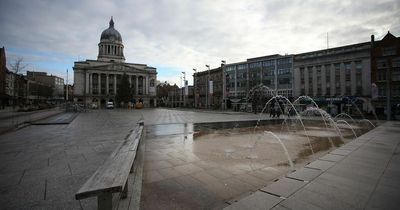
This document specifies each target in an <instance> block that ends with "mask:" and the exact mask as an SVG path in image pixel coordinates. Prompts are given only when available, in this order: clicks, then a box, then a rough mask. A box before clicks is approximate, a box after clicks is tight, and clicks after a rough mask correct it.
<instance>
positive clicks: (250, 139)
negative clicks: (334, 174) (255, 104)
mask: <svg viewBox="0 0 400 210" xmlns="http://www.w3.org/2000/svg"><path fill="white" fill-rule="evenodd" d="M251 122H252V123H251ZM269 122H271V121H265V122H260V123H259V124H261V125H259V126H258V127H257V129H254V125H255V123H256V121H241V122H238V121H236V122H229V123H227V122H219V123H200V124H192V123H186V124H157V125H149V126H146V131H147V133H146V152H145V163H144V184H143V188H142V202H141V208H142V209H221V208H223V207H225V206H227V205H229V204H232V203H234V202H235V201H237V200H238V199H240V198H242V197H245V196H247V195H249V194H251V193H254V192H256V191H257V190H259V189H261V188H263V187H265V186H266V185H268V184H269V183H272V182H273V181H274V180H275V179H276V178H278V177H281V176H283V175H285V174H287V173H288V172H289V171H291V168H290V167H289V164H288V159H287V157H286V156H285V153H284V152H283V149H282V147H281V145H280V144H279V142H278V141H276V140H275V139H274V138H272V137H271V136H268V135H265V133H264V131H266V130H269V131H274V132H276V134H277V136H278V137H279V138H281V140H282V141H283V143H284V145H286V149H287V150H288V151H289V154H290V156H291V158H292V160H293V161H294V162H295V168H301V167H303V166H304V165H305V164H307V163H308V162H310V161H311V160H312V159H315V158H318V157H320V156H322V155H324V154H326V153H327V152H328V151H329V150H331V149H333V148H331V146H332V145H331V144H330V143H329V141H330V140H332V139H333V140H334V145H335V146H334V147H336V146H339V145H341V144H343V143H344V142H343V141H342V140H340V138H339V137H337V134H331V135H327V136H326V137H318V132H321V131H320V130H321V128H320V127H316V126H315V125H314V127H312V126H310V127H307V130H309V131H310V133H312V131H315V132H317V134H316V136H315V137H311V140H312V147H313V148H314V149H313V151H314V152H315V154H314V155H312V153H311V150H310V147H309V144H308V139H307V138H306V137H305V136H304V134H303V133H302V131H301V130H300V132H299V131H293V132H287V131H285V132H284V133H282V134H280V131H281V127H282V126H281V122H282V120H280V121H274V122H273V123H269ZM221 128H223V129H221ZM292 129H293V128H292ZM342 132H343V134H344V135H345V136H347V137H350V138H351V137H352V136H351V131H345V130H343V131H342ZM328 133H329V132H328ZM335 135H336V137H337V138H333V137H332V136H335ZM330 138H332V139H330ZM347 141H348V140H346V142H347Z"/></svg>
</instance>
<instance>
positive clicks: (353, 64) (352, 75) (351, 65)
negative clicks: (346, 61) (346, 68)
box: [350, 61, 357, 96]
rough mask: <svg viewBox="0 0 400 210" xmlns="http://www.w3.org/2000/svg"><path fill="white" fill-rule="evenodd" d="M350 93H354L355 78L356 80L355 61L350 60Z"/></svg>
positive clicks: (355, 86)
mask: <svg viewBox="0 0 400 210" xmlns="http://www.w3.org/2000/svg"><path fill="white" fill-rule="evenodd" d="M350 67H351V68H350V69H351V70H350V93H351V95H353V96H354V95H356V88H357V80H356V63H355V62H354V61H351V64H350Z"/></svg>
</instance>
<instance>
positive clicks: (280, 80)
mask: <svg viewBox="0 0 400 210" xmlns="http://www.w3.org/2000/svg"><path fill="white" fill-rule="evenodd" d="M278 82H279V84H280V85H283V84H290V79H289V78H279V80H278Z"/></svg>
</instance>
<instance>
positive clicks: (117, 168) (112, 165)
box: [75, 122, 144, 210]
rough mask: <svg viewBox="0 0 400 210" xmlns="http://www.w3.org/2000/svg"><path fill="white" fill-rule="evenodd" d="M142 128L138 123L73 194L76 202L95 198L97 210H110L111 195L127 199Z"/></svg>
mask: <svg viewBox="0 0 400 210" xmlns="http://www.w3.org/2000/svg"><path fill="white" fill-rule="evenodd" d="M143 126H144V124H143V122H139V123H138V125H137V127H136V128H135V129H134V130H133V131H132V132H131V133H130V135H129V136H128V137H127V138H126V139H125V140H124V141H123V142H121V144H119V146H118V147H117V149H116V150H115V151H114V152H113V153H112V154H111V155H110V157H108V159H107V160H106V161H105V162H104V164H103V165H102V166H100V167H99V168H98V169H97V170H96V172H95V173H94V174H93V175H92V176H91V177H90V178H89V179H88V180H87V181H86V183H85V184H84V185H83V186H82V187H81V188H80V189H79V191H78V192H77V193H76V194H75V198H76V199H77V200H81V199H85V198H89V197H97V204H98V209H101V210H106V209H107V210H111V209H112V208H113V200H114V199H113V193H119V196H120V198H126V197H127V192H128V177H129V174H130V173H132V172H133V171H134V165H135V164H136V161H135V158H136V156H137V155H136V154H137V152H138V148H139V145H140V142H141V140H142V139H143ZM118 200H119V199H118Z"/></svg>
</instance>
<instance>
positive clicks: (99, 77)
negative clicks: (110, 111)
mask: <svg viewBox="0 0 400 210" xmlns="http://www.w3.org/2000/svg"><path fill="white" fill-rule="evenodd" d="M97 75H98V76H97V81H98V84H99V85H98V86H99V93H98V94H99V95H101V74H97Z"/></svg>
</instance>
